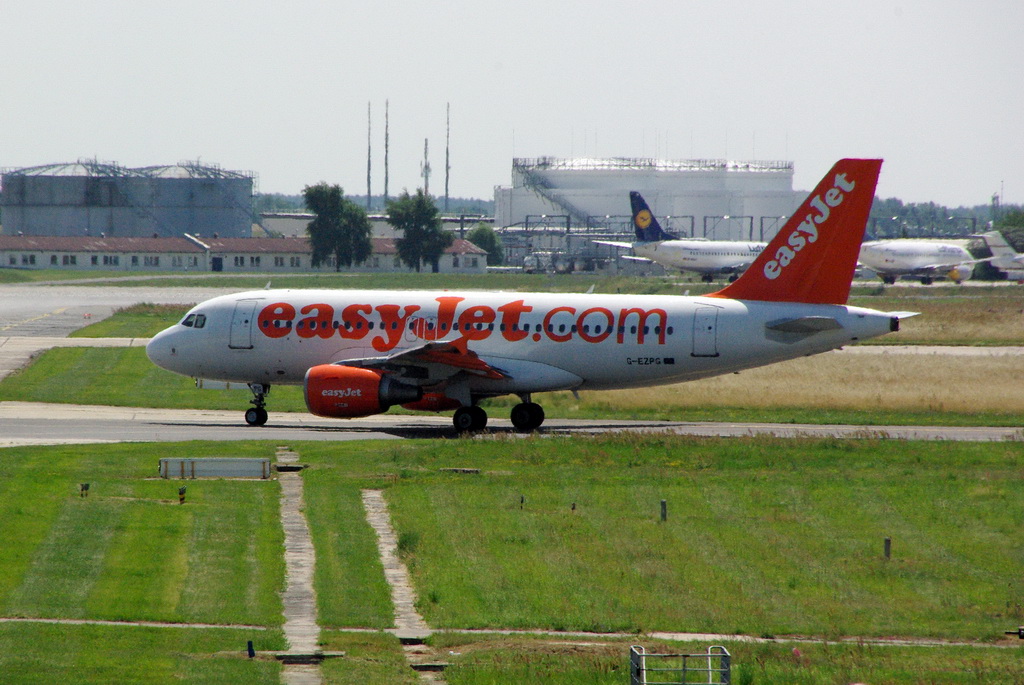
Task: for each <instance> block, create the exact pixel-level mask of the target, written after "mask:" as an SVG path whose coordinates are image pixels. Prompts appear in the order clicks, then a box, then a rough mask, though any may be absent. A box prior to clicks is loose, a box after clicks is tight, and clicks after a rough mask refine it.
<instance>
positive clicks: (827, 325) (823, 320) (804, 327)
mask: <svg viewBox="0 0 1024 685" xmlns="http://www.w3.org/2000/svg"><path fill="white" fill-rule="evenodd" d="M842 327H843V326H842V324H840V323H839V322H838V321H836V320H835V319H833V318H832V317H831V316H801V317H800V318H798V319H782V320H780V321H772V322H771V323H767V324H765V328H767V329H768V330H770V331H779V332H780V333H804V334H810V333H819V332H821V331H834V330H835V329H837V328H842Z"/></svg>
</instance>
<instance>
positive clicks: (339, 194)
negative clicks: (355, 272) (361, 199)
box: [302, 183, 373, 271]
mask: <svg viewBox="0 0 1024 685" xmlns="http://www.w3.org/2000/svg"><path fill="white" fill-rule="evenodd" d="M302 197H303V198H304V199H305V202H306V207H308V208H309V210H310V211H311V212H313V213H314V214H316V218H315V219H313V220H312V221H310V222H309V226H307V227H306V231H307V232H308V233H309V242H310V244H311V246H312V255H311V256H312V258H313V260H312V261H313V266H314V267H317V266H320V265H321V264H323V263H324V262H326V261H327V260H328V258H330V257H334V270H335V271H341V267H342V266H346V267H348V266H352V265H353V264H360V263H362V262H365V261H366V260H367V259H368V258H369V257H370V253H371V252H372V251H373V243H372V242H371V240H370V230H371V228H370V220H369V219H368V218H367V216H366V212H364V211H363V209H362V207H360V206H359V205H357V204H356V203H354V202H352V201H351V200H348V199H346V198H345V195H344V192H343V191H342V189H341V186H338V185H333V186H332V185H327V184H326V183H318V184H316V185H315V186H306V187H305V188H303V190H302Z"/></svg>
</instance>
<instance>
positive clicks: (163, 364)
mask: <svg viewBox="0 0 1024 685" xmlns="http://www.w3.org/2000/svg"><path fill="white" fill-rule="evenodd" d="M174 338H175V335H174V331H172V330H171V329H167V330H165V331H161V332H159V333H157V334H156V335H155V336H154V337H153V339H152V340H150V341H149V343H148V344H147V345H146V356H147V357H149V360H150V361H151V362H153V363H154V364H156V365H157V366H159V367H160V368H162V369H167V370H168V371H173V370H174V361H175V360H176V359H177V357H178V350H177V347H176V345H175V342H174Z"/></svg>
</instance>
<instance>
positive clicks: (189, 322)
mask: <svg viewBox="0 0 1024 685" xmlns="http://www.w3.org/2000/svg"><path fill="white" fill-rule="evenodd" d="M181 325H182V326H188V327H189V328H192V326H195V325H196V315H195V314H189V315H188V316H186V317H185V320H184V321H182V322H181Z"/></svg>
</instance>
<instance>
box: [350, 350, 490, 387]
mask: <svg viewBox="0 0 1024 685" xmlns="http://www.w3.org/2000/svg"><path fill="white" fill-rule="evenodd" d="M334 363H335V364H338V365H341V366H357V367H360V368H367V369H381V370H385V371H390V372H392V373H395V374H397V375H398V376H399V377H400V378H402V379H403V380H405V381H409V382H413V383H417V382H418V383H419V384H422V385H429V384H432V383H436V382H439V381H442V380H446V379H448V378H451V377H452V376H454V375H456V374H458V373H460V372H466V373H469V374H472V375H474V376H480V377H482V378H490V379H492V380H502V379H504V378H508V376H509V374H508V373H507V372H506V371H503V370H502V369H499V368H497V367H494V366H491V365H490V364H488V363H487V362H485V361H484V360H483V359H481V358H480V357H479V356H478V355H477V354H476V352H473V351H472V350H470V349H469V348H468V346H467V344H466V341H465V340H456V341H437V342H427V343H424V344H422V345H419V346H418V347H413V348H411V349H408V350H402V351H400V352H396V353H394V354H390V355H388V356H386V357H364V358H362V359H343V360H340V361H337V362H334Z"/></svg>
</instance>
